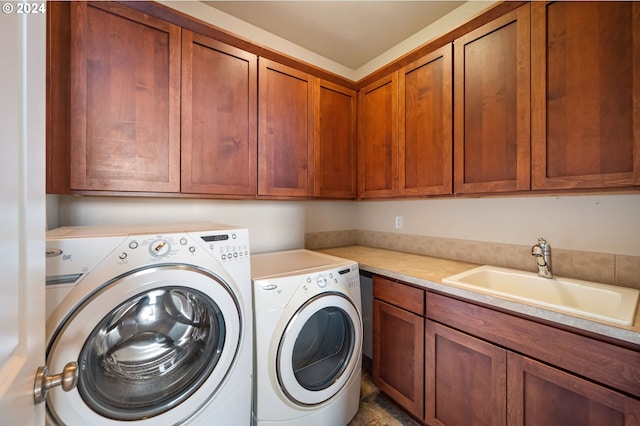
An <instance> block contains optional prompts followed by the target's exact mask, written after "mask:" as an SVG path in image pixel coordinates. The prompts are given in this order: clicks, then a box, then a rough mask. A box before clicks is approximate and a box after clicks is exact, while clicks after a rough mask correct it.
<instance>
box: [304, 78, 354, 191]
mask: <svg viewBox="0 0 640 426" xmlns="http://www.w3.org/2000/svg"><path fill="white" fill-rule="evenodd" d="M314 102H315V114H314V117H315V126H314V129H315V138H314V160H315V173H314V188H315V195H316V196H317V197H327V198H355V196H356V104H357V97H356V92H355V91H353V90H350V89H347V88H345V87H342V86H339V85H337V84H334V83H331V82H329V81H325V80H322V79H320V78H316V82H315V92H314Z"/></svg>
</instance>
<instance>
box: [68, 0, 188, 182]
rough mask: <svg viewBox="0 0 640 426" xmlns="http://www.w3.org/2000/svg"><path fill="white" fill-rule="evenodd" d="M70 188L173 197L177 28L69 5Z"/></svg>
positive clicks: (107, 9) (128, 13)
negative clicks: (152, 192)
mask: <svg viewBox="0 0 640 426" xmlns="http://www.w3.org/2000/svg"><path fill="white" fill-rule="evenodd" d="M70 83H71V126H70V129H71V130H70V132H71V150H70V151H71V152H70V157H71V176H70V179H71V189H74V190H110V191H156V192H179V191H180V28H179V27H178V26H176V25H173V24H170V23H167V22H165V21H162V20H160V19H156V18H153V17H151V16H149V15H146V14H144V13H141V12H137V11H134V10H132V9H129V8H127V7H125V6H122V5H119V4H115V3H107V2H104V3H103V2H96V3H84V2H82V3H81V2H72V3H71V82H70Z"/></svg>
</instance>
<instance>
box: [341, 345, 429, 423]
mask: <svg viewBox="0 0 640 426" xmlns="http://www.w3.org/2000/svg"><path fill="white" fill-rule="evenodd" d="M347 426H420V423H418V422H417V421H415V420H413V419H412V418H411V417H410V416H409V415H408V414H407V413H405V412H404V410H402V408H400V407H399V406H398V405H396V403H395V402H393V401H392V400H391V399H389V397H387V396H386V395H385V394H383V393H382V392H381V391H380V389H378V387H377V386H376V385H374V384H373V380H372V377H371V359H369V358H367V357H363V359H362V382H361V385H360V408H359V409H358V413H357V414H356V416H355V417H354V418H353V420H351V422H349V424H348V425H347Z"/></svg>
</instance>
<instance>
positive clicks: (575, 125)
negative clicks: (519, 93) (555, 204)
mask: <svg viewBox="0 0 640 426" xmlns="http://www.w3.org/2000/svg"><path fill="white" fill-rule="evenodd" d="M639 21H640V4H639V3H638V2H562V1H559V2H532V3H531V23H532V27H531V28H532V29H531V57H532V58H533V59H532V61H531V66H532V69H531V82H532V86H531V88H532V100H533V102H532V129H531V131H532V134H531V136H532V137H531V144H532V145H531V149H532V170H531V179H532V189H571V188H614V187H624V186H631V185H640V102H638V97H637V93H638V91H639V90H640V54H639V53H638V52H639V51H640V25H638V22H639ZM585 51H588V52H589V54H588V55H585V54H584V52H585Z"/></svg>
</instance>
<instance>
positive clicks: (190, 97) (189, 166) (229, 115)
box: [180, 30, 258, 195]
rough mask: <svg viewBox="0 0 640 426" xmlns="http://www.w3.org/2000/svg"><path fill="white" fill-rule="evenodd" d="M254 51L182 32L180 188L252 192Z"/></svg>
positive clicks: (199, 191) (185, 190) (204, 191)
mask: <svg viewBox="0 0 640 426" xmlns="http://www.w3.org/2000/svg"><path fill="white" fill-rule="evenodd" d="M257 64H258V58H257V57H256V55H254V54H251V53H249V52H245V51H243V50H241V49H237V48H235V47H232V46H229V45H226V44H224V43H221V42H219V41H216V40H213V39H211V38H209V37H205V36H202V35H200V34H197V33H194V32H191V31H189V30H182V126H181V132H182V137H181V143H182V151H181V152H182V157H181V162H182V169H181V175H182V177H181V180H180V185H181V192H183V193H191V194H194V193H195V194H230V195H255V194H256V182H257V178H256V175H257V165H256V162H257V159H256V158H257V134H256V126H257V121H256V120H257V114H258V111H257V107H256V102H257V93H256V91H257V82H258V71H257Z"/></svg>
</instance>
